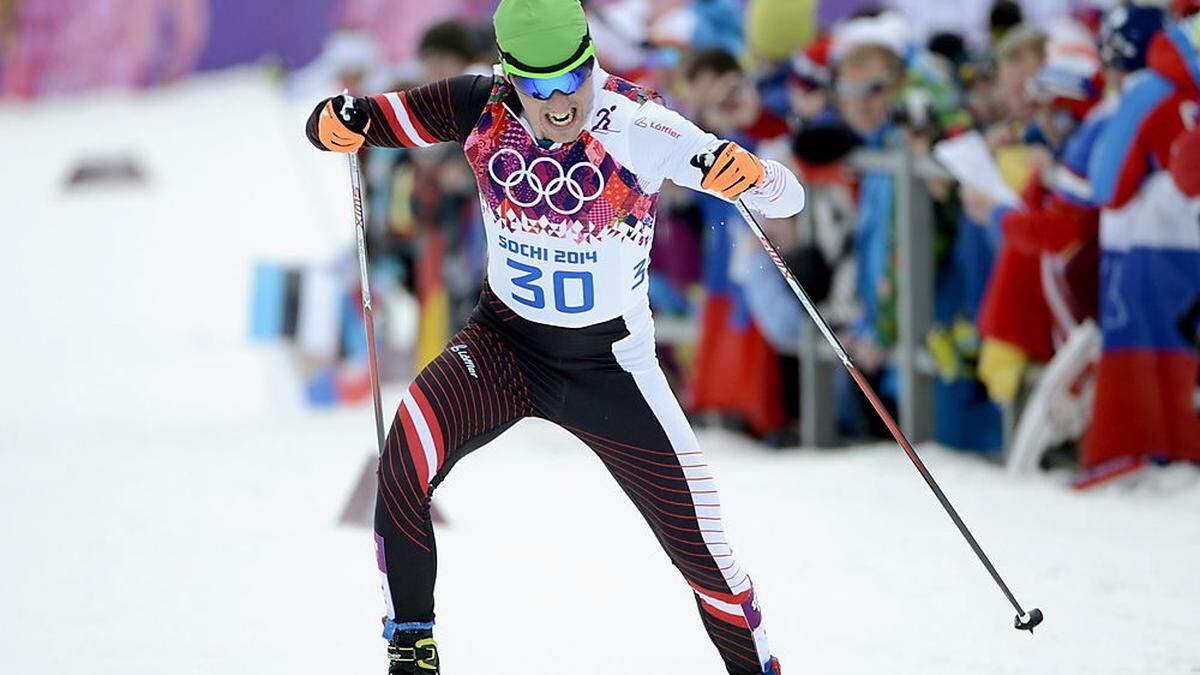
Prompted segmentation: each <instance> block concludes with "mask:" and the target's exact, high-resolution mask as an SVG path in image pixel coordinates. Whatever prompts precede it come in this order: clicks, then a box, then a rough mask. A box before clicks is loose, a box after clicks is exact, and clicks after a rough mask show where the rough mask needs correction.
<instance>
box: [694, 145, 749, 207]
mask: <svg viewBox="0 0 1200 675" xmlns="http://www.w3.org/2000/svg"><path fill="white" fill-rule="evenodd" d="M762 179H763V165H762V162H761V161H759V159H758V158H757V157H755V156H754V155H753V154H751V153H750V152H747V151H746V149H745V148H743V147H742V146H740V145H738V144H737V143H733V142H731V141H726V142H725V143H724V144H723V145H721V147H720V148H718V149H717V157H716V160H715V161H714V162H713V163H712V165H711V166H709V167H707V168H706V169H704V180H703V181H701V182H700V187H702V188H704V189H705V190H708V191H709V192H712V193H714V194H717V195H720V196H721V197H724V198H725V199H727V200H729V201H731V202H733V201H737V200H738V198H739V197H741V196H742V194H743V193H745V192H746V190H749V189H750V188H752V187H754V186H755V185H757V184H758V183H759V182H761V181H762Z"/></svg>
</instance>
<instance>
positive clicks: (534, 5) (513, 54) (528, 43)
mask: <svg viewBox="0 0 1200 675" xmlns="http://www.w3.org/2000/svg"><path fill="white" fill-rule="evenodd" d="M492 23H493V24H494V25H495V27H496V45H497V46H498V47H499V48H500V63H501V65H502V66H503V67H504V70H505V72H508V73H512V74H514V75H523V76H525V77H555V76H557V75H562V74H563V73H565V72H568V71H570V70H572V69H573V68H576V67H578V66H579V65H580V64H582V63H583V62H584V61H586V60H587V59H588V58H589V57H591V56H594V55H595V50H594V49H593V47H592V39H591V37H590V36H589V34H588V25H587V17H586V16H584V13H583V6H582V5H580V4H579V0H501V2H500V6H499V7H497V8H496V14H495V16H493V17H492Z"/></svg>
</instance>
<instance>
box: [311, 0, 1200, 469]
mask: <svg viewBox="0 0 1200 675" xmlns="http://www.w3.org/2000/svg"><path fill="white" fill-rule="evenodd" d="M485 4H486V3H485ZM584 4H585V5H587V6H588V10H589V15H590V20H591V23H592V25H591V31H592V35H593V37H594V39H595V41H596V44H597V52H598V54H599V59H600V61H601V63H602V64H603V65H604V67H605V68H606V69H607V70H608V71H609V72H612V73H614V74H617V75H619V76H622V77H625V78H628V79H631V80H635V81H637V82H639V83H642V84H645V85H647V86H650V87H652V88H653V89H655V90H656V91H658V92H659V93H660V94H662V95H663V96H664V97H666V98H667V99H668V101H669V103H670V104H671V105H672V106H673V107H675V108H677V109H679V110H681V111H682V112H684V114H686V115H687V116H689V117H690V118H691V119H693V120H695V121H696V122H697V123H698V124H699V125H700V126H702V127H704V128H706V129H708V130H710V131H712V132H713V133H715V134H717V135H720V136H722V137H727V138H732V139H735V140H737V141H738V142H739V143H741V144H742V145H744V146H746V147H750V148H753V149H754V151H755V152H756V153H758V154H759V155H761V156H764V157H769V158H772V159H776V160H779V161H783V162H786V163H788V164H790V165H791V166H793V167H794V168H795V170H796V172H797V174H798V175H800V176H801V177H802V180H803V182H804V183H805V185H806V186H808V187H809V189H810V196H811V199H810V206H809V208H808V209H807V210H806V212H805V213H804V214H802V215H801V216H799V217H797V218H796V219H791V220H783V221H768V222H766V223H765V225H766V227H767V230H768V232H769V233H770V234H771V235H772V237H773V238H774V239H775V241H776V243H777V244H779V246H780V248H781V249H782V250H783V251H784V253H785V258H786V260H787V262H788V263H789V264H790V265H791V267H792V269H793V270H795V272H796V273H797V276H798V278H799V280H800V281H801V283H802V284H803V285H804V286H805V288H806V289H807V290H808V292H809V293H810V295H811V296H812V297H813V299H814V300H816V301H817V302H818V303H819V305H820V307H821V308H822V311H823V312H825V313H826V314H827V317H828V318H829V319H830V320H831V321H832V322H833V323H834V324H835V326H836V328H837V330H838V332H839V334H840V337H841V338H842V340H843V342H844V344H845V345H846V346H847V348H848V350H849V351H850V353H851V355H852V356H853V357H854V359H855V360H856V362H857V363H858V364H859V365H860V367H861V368H862V369H863V370H864V372H866V373H868V376H869V378H870V379H871V380H872V382H873V383H874V384H875V386H876V388H877V389H878V390H879V391H880V393H881V394H882V395H883V397H884V398H885V399H886V401H887V403H888V404H889V405H890V406H893V407H894V406H896V405H897V403H898V400H899V398H900V396H901V390H900V387H899V385H898V375H897V367H896V360H895V358H894V354H895V350H896V347H897V343H898V340H899V339H900V331H901V325H902V323H903V322H902V321H901V317H899V316H898V311H899V308H900V303H899V297H898V295H899V293H898V288H900V287H901V285H902V283H903V282H904V281H905V279H904V277H905V275H911V274H912V273H913V270H910V269H906V268H904V267H903V265H904V264H905V262H904V260H903V259H902V258H901V256H899V254H898V241H899V240H900V238H901V236H902V235H903V234H904V233H903V232H901V231H900V230H899V228H901V227H906V226H908V225H906V223H908V220H907V219H905V218H901V211H902V210H903V208H905V207H904V206H903V205H904V204H908V203H909V202H911V200H914V199H916V200H921V203H922V204H924V203H927V204H928V206H929V208H928V214H929V219H930V222H929V223H928V232H929V233H930V236H929V237H927V238H923V239H922V240H920V241H918V242H917V244H916V245H917V246H920V247H924V248H925V249H926V250H925V251H924V253H925V255H923V256H918V257H917V258H915V259H919V260H929V261H931V263H930V264H931V265H932V266H933V269H932V279H933V284H932V297H930V298H926V299H924V302H926V303H928V304H929V305H931V306H932V315H933V323H932V325H931V326H930V327H929V330H928V332H927V333H926V334H924V335H919V336H916V339H917V340H919V343H920V344H921V346H922V349H921V352H922V354H923V355H924V356H927V358H924V356H923V358H922V359H921V363H922V364H925V365H924V368H925V370H926V371H927V372H928V374H930V375H931V376H932V377H933V397H932V399H933V406H934V413H933V417H934V436H935V440H937V441H939V442H942V443H944V444H946V445H949V446H953V447H956V448H961V449H966V450H975V451H979V452H982V453H986V454H989V455H992V456H995V457H1000V456H1001V454H1002V453H1003V452H1004V451H1005V446H1006V445H1007V447H1008V451H1009V452H1010V453H1014V452H1019V453H1023V454H1024V455H1029V456H1032V458H1033V459H1032V461H1033V464H1034V465H1037V464H1038V463H1041V464H1043V465H1045V464H1055V463H1063V464H1067V465H1070V466H1078V467H1079V468H1081V469H1083V470H1084V471H1085V472H1092V473H1093V474H1097V475H1104V473H1105V472H1110V471H1119V470H1120V468H1121V467H1123V466H1126V465H1127V464H1128V463H1129V462H1131V461H1132V462H1144V461H1148V460H1155V461H1158V460H1161V461H1192V462H1198V461H1200V419H1198V418H1197V412H1196V400H1197V397H1196V395H1195V393H1196V385H1197V376H1198V374H1200V371H1198V361H1197V333H1198V330H1197V328H1198V324H1200V168H1198V164H1200V162H1198V160H1200V129H1197V125H1196V122H1197V121H1200V19H1197V18H1195V17H1194V16H1193V14H1194V13H1195V12H1197V11H1198V10H1200V2H1197V1H1196V0H1176V1H1174V2H1172V1H1171V0H1153V1H1151V0H1146V1H1144V2H1136V3H1132V4H1130V3H1121V4H1113V3H1111V2H1109V3H1099V5H1093V4H1087V3H1065V2H1064V3H1027V6H1026V7H1025V8H1023V7H1022V5H1021V4H1020V3H1017V2H1013V1H1012V0H998V1H996V2H995V3H994V4H988V5H987V6H986V7H984V10H985V11H981V12H978V13H977V14H978V16H974V15H973V14H972V13H971V12H970V11H967V10H966V9H964V11H963V14H964V16H966V17H967V19H966V20H974V19H978V25H961V26H955V27H953V28H946V27H944V26H939V25H938V24H937V23H936V22H932V23H931V21H932V19H931V17H930V16H924V15H921V13H920V12H916V11H915V10H912V9H911V8H908V7H907V6H906V5H905V3H886V2H879V3H871V2H840V3H839V2H830V1H829V0H821V2H819V3H818V2H817V1H816V0H745V1H743V0H614V1H612V2H599V1H592V2H585V3H584ZM876 4H877V5H879V6H874V5H876ZM907 4H908V5H914V6H917V5H919V6H924V5H926V4H929V5H935V4H936V5H939V6H940V5H942V4H945V5H946V6H947V7H949V6H951V5H952V4H953V5H954V6H957V3H907ZM973 4H978V3H966V5H973ZM1034 4H1036V5H1038V8H1034V7H1031V6H1030V5H1034ZM830 5H833V6H836V7H834V8H832V9H831V8H830V7H829V6H830ZM1049 5H1054V11H1053V12H1049V13H1048V12H1047V10H1046V6H1049ZM851 6H852V7H851ZM838 10H841V12H840V14H839V15H838V16H837V17H835V19H831V18H830V16H831V12H834V13H837V11H838ZM1030 12H1034V13H1030ZM934 18H936V17H934ZM489 27H490V23H489V17H488V16H487V15H486V13H484V12H482V11H481V12H465V13H463V15H462V16H461V17H460V18H456V19H452V20H446V21H442V22H440V23H434V24H433V25H431V26H429V27H428V28H427V29H426V30H425V32H424V34H423V36H422V37H421V39H420V42H419V49H418V50H417V56H416V58H415V59H411V60H408V61H403V62H399V63H396V62H392V61H389V60H388V59H387V58H384V57H382V56H380V54H382V53H383V51H384V50H381V49H380V48H379V47H378V46H377V45H374V46H373V45H372V44H371V40H370V38H369V37H368V36H367V35H365V34H357V35H351V34H340V35H338V36H336V37H335V38H334V39H333V40H332V41H331V42H330V46H329V48H328V49H327V51H326V54H325V55H323V56H322V57H321V58H320V59H318V61H317V64H314V66H312V68H320V69H324V72H326V73H334V74H335V77H336V79H337V80H338V85H339V87H340V86H344V87H346V88H348V89H350V90H351V91H352V92H353V93H358V94H368V93H378V92H379V91H381V90H396V89H403V88H407V87H411V86H416V85H419V84H423V83H425V82H429V81H434V80H437V79H441V78H445V77H449V76H453V75H457V74H461V73H464V72H481V73H490V72H491V67H492V66H491V64H492V63H493V62H494V60H495V46H494V43H493V42H492V39H491V36H490V34H489ZM308 75H311V73H309V74H308ZM304 77H306V74H305V73H304V72H301V73H299V74H298V75H297V78H298V80H300V79H303V78H304ZM323 93H324V92H323ZM950 148H954V149H956V150H958V151H961V150H962V149H970V150H972V151H973V154H972V157H974V163H973V164H971V165H969V166H968V165H966V164H965V163H963V162H961V160H956V159H955V157H958V158H961V157H962V156H963V155H962V154H961V152H958V153H957V154H955V153H952V152H950V151H949V150H950ZM944 150H945V152H944ZM364 152H365V157H364V161H365V167H366V177H367V182H368V204H369V219H370V223H369V229H370V237H371V253H372V256H373V260H374V263H375V269H374V270H373V279H374V280H373V284H376V285H378V286H379V289H378V290H377V293H380V294H381V295H383V296H384V297H387V298H390V299H391V300H390V302H385V309H387V310H391V311H390V312H389V311H384V312H383V314H384V317H383V320H384V321H385V322H388V323H390V324H393V328H394V327H395V326H394V324H401V323H403V324H406V325H411V326H413V327H415V330H411V331H406V330H387V331H384V334H385V335H388V336H392V337H391V338H388V339H391V343H390V344H388V345H387V347H388V348H389V349H391V350H392V351H393V352H394V353H396V354H404V355H406V356H407V357H409V358H411V365H412V367H413V368H419V367H420V366H421V365H423V362H424V360H426V359H428V358H431V357H432V356H433V355H435V354H437V353H438V352H439V351H440V350H441V348H442V346H443V345H444V343H445V341H446V339H447V338H448V337H449V335H451V334H452V333H453V331H454V330H455V329H456V328H457V326H458V324H459V322H461V321H462V320H464V318H465V317H466V315H467V313H468V312H469V311H470V308H471V307H472V305H473V304H474V302H475V300H476V298H477V295H478V292H479V287H480V284H481V282H482V276H483V270H484V261H483V259H482V255H483V245H482V237H483V228H482V222H481V220H480V216H479V205H478V201H477V197H476V192H475V185H474V182H473V180H472V178H471V174H470V171H469V169H468V167H467V165H466V163H465V160H463V159H462V157H461V153H459V152H457V149H456V148H452V147H434V148H427V149H420V150H408V149H404V150H392V149H371V150H367V151H364ZM870 156H876V157H879V156H900V157H903V158H905V160H906V161H907V162H909V164H910V165H911V166H914V167H917V168H916V173H915V175H916V176H917V178H916V180H914V181H901V180H899V179H898V177H897V175H896V174H895V172H894V171H891V170H889V169H886V168H885V167H884V166H883V164H881V163H879V162H868V161H864V159H863V158H865V157H870ZM991 176H994V180H989V177H991ZM657 229H658V232H657V233H656V237H655V241H654V248H653V254H652V264H651V277H650V278H651V287H650V288H651V304H652V307H653V308H654V310H655V313H656V315H657V316H658V318H659V321H660V332H659V352H660V358H661V359H662V361H663V362H664V365H665V366H667V368H668V371H669V372H670V373H671V374H672V376H673V377H674V382H673V384H674V385H675V386H676V387H677V388H678V389H679V391H680V392H681V394H682V395H683V399H684V400H685V401H686V402H687V405H688V406H689V407H690V409H691V412H693V413H695V414H697V415H698V416H701V417H702V418H707V419H714V420H720V421H721V422H722V423H725V424H730V425H734V426H736V427H738V428H740V429H743V430H744V431H746V432H747V433H750V434H753V435H755V436H756V437H759V438H762V439H764V440H767V441H768V442H771V443H775V444H787V443H789V442H790V441H792V440H794V438H793V436H794V433H795V432H794V429H795V428H796V426H797V425H796V421H797V418H798V415H799V410H800V403H801V401H800V398H801V395H802V394H801V388H800V386H799V381H800V367H799V361H798V356H797V350H798V345H799V344H800V343H801V341H802V339H803V338H804V337H805V335H806V333H807V332H808V331H810V330H811V327H810V324H809V322H808V320H807V318H806V317H805V315H804V314H803V310H802V308H801V307H800V305H799V304H798V303H797V302H796V301H795V300H794V299H793V298H792V297H791V295H790V291H789V289H788V288H787V286H786V285H785V284H784V283H783V281H782V279H781V278H780V277H779V275H778V272H777V271H776V270H775V268H774V266H773V265H772V264H771V263H770V261H769V260H768V259H767V257H766V254H765V253H764V252H763V250H762V249H761V247H760V246H759V245H758V243H757V241H756V240H754V239H753V238H752V237H751V236H750V235H749V234H748V232H747V231H746V228H744V227H742V226H741V224H740V220H739V217H738V215H737V213H736V211H734V210H733V209H732V207H731V206H730V205H729V204H726V203H725V202H722V201H720V200H718V199H715V198H710V197H708V196H705V195H700V194H696V193H690V192H685V191H683V190H678V189H676V190H669V189H668V187H667V186H664V192H663V198H662V200H661V202H660V213H659V218H658V221H657ZM829 367H830V368H831V369H833V368H834V367H835V364H830V365H829ZM731 383H737V386H731ZM820 393H821V395H825V396H830V397H834V398H836V401H837V406H836V408H837V426H838V431H839V432H840V434H841V435H842V436H844V437H847V438H855V439H865V438H870V437H882V436H886V430H885V429H884V428H883V427H882V424H881V422H880V421H879V420H878V419H877V418H876V417H875V416H874V414H873V413H871V411H870V408H869V407H867V406H866V405H865V402H864V401H862V400H861V398H860V397H859V395H858V394H857V392H856V390H855V389H854V387H853V385H852V383H849V382H848V380H845V379H841V380H838V381H837V383H836V386H835V387H834V389H833V391H829V392H820ZM809 395H811V392H810V393H809ZM1022 410H1024V412H1023V413H1021V411H1022ZM1018 418H1019V419H1020V424H1018V425H1015V426H1016V428H1015V430H1014V428H1013V427H1014V424H1013V422H1012V420H1013V419H1018Z"/></svg>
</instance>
